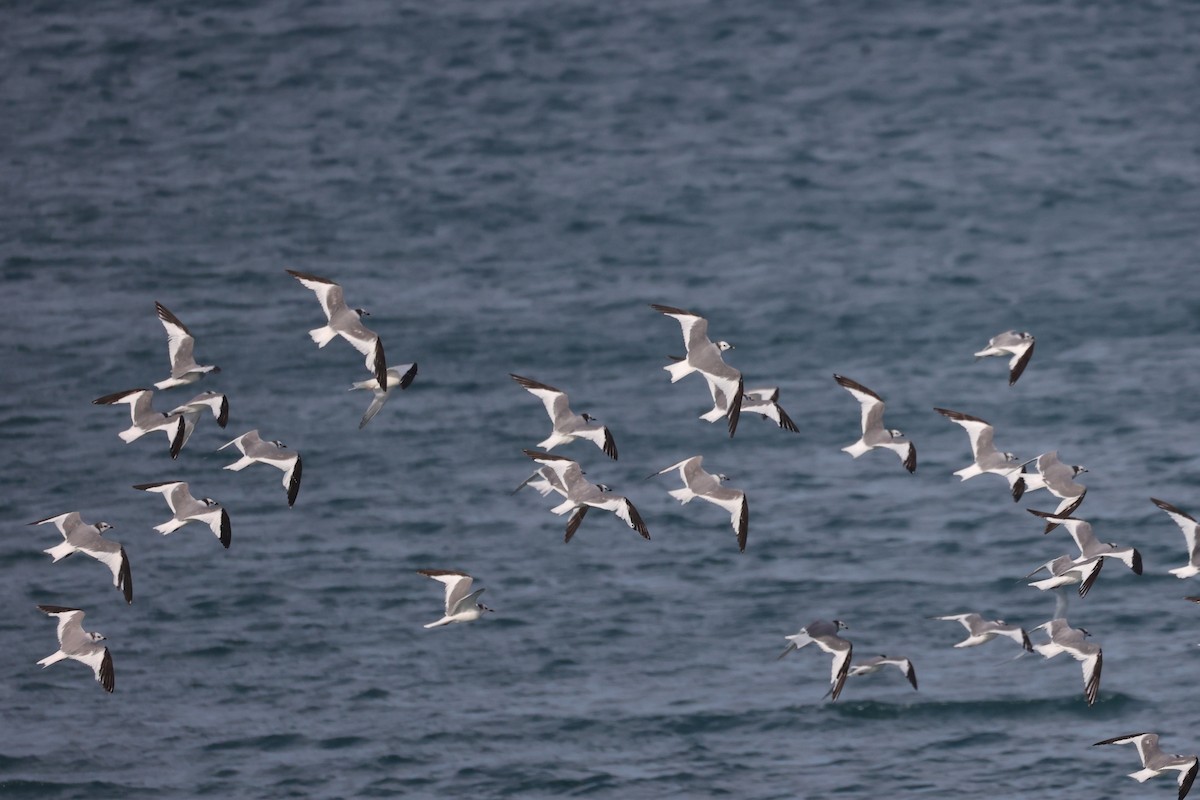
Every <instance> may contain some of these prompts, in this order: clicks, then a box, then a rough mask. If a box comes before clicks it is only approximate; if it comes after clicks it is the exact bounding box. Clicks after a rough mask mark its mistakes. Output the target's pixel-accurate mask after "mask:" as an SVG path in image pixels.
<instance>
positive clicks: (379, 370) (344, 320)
mask: <svg viewBox="0 0 1200 800" xmlns="http://www.w3.org/2000/svg"><path fill="white" fill-rule="evenodd" d="M286 272H287V274H288V275H291V276H292V277H293V278H295V279H296V280H298V281H300V283H302V284H303V285H304V286H305V287H306V288H308V289H312V290H313V291H314V292H316V295H317V300H319V301H320V302H321V308H322V309H323V310H324V311H325V316H326V318H327V319H328V320H329V324H327V325H324V326H322V327H320V328H313V329H312V330H311V331H309V332H308V335H309V336H311V337H312V340H313V341H314V342H316V343H317V347H324V346H325V345H327V344H329V343H330V342H331V341H333V338H334V337H335V336H341V337H342V338H343V339H345V340H346V341H347V342H349V343H350V344H351V345H353V346H354V349H355V350H357V351H358V352H360V353H362V354H363V355H364V356H366V364H367V371H368V372H370V373H372V374H373V375H374V376H375V380H376V381H378V383H379V385H380V386H385V385H387V382H388V379H387V366H386V363H387V362H385V361H384V356H383V342H382V341H380V339H379V336H378V335H377V334H376V333H375V332H374V331H372V330H370V329H368V328H367V326H366V325H363V324H362V317H364V316H370V314H368V313H367V312H366V311H364V310H363V309H361V308H350V307H348V306H347V305H346V300H345V297H344V296H343V294H342V287H341V286H339V285H338V284H336V283H334V282H333V281H331V280H329V279H328V278H321V277H318V276H316V275H309V274H308V273H306V272H297V271H296V270H294V269H289V270H286Z"/></svg>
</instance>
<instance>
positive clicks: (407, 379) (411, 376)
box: [385, 361, 417, 389]
mask: <svg viewBox="0 0 1200 800" xmlns="http://www.w3.org/2000/svg"><path fill="white" fill-rule="evenodd" d="M416 377H417V363H416V362H415V361H414V362H413V365H412V366H411V367H409V370H408V372H406V373H404V374H403V375H401V376H400V388H401V389H407V388H408V387H409V386H412V382H413V380H415V379H416ZM385 385H386V384H385Z"/></svg>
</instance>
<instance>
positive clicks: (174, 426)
mask: <svg viewBox="0 0 1200 800" xmlns="http://www.w3.org/2000/svg"><path fill="white" fill-rule="evenodd" d="M153 397H154V391H153V390H151V389H128V390H126V391H124V392H113V393H112V394H106V395H104V397H97V398H96V399H95V400H93V401H92V403H93V404H94V405H98V406H111V405H116V404H120V403H124V404H126V405H128V406H129V418H130V420H131V421H132V424H131V425H130V426H129V427H128V428H126V429H125V430H123V431H121V432H120V433H118V434H117V436H120V437H121V441H122V442H125V443H126V444H129V443H130V442H133V441H136V440H138V439H140V438H142V437H143V436H145V435H146V434H147V433H150V432H151V431H162V432H163V433H165V434H166V435H167V440H168V441H169V442H170V443H171V451H170V452H171V458H178V457H179V450H180V448H181V447H183V440H184V433H185V428H186V423H185V422H184V421H183V417H182V416H179V415H176V414H164V413H163V412H161V411H155V410H154V408H153V407H152V406H151V402H152V401H151V398H153Z"/></svg>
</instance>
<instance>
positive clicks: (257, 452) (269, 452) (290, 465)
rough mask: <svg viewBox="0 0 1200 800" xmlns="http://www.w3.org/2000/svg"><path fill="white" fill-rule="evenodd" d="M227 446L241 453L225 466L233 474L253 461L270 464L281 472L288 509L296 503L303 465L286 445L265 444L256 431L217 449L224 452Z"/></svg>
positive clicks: (298, 456) (279, 443) (275, 442)
mask: <svg viewBox="0 0 1200 800" xmlns="http://www.w3.org/2000/svg"><path fill="white" fill-rule="evenodd" d="M229 445H233V446H235V447H236V448H237V449H238V450H240V451H241V453H242V457H241V458H240V459H238V460H237V461H235V462H233V463H232V464H228V465H226V466H225V469H231V470H233V471H234V472H238V471H240V470H243V469H245V468H246V467H248V466H250V465H251V464H253V463H254V462H255V461H260V462H262V463H263V464H270V465H271V466H272V467H275V468H276V469H280V470H283V488H284V489H286V490H287V499H288V508H291V507H292V506H293V505H295V503H296V495H298V494H299V493H300V476H301V474H302V473H303V472H304V464H303V462H302V461H301V459H300V454H299V453H297V452H295V451H292V450H288V449H287V445H285V444H284V443H283V442H281V441H279V440H275V441H271V442H267V441H263V439H262V437H261V436H259V435H258V430H257V429H255V430H252V431H247V432H246V433H243V434H242V435H241V436H239V437H237V438H236V439H234V440H233V441H231V442H226V443H225V444H223V445H221V446H220V447H218V448H217V449H218V450H224V449H225V448H226V447H229Z"/></svg>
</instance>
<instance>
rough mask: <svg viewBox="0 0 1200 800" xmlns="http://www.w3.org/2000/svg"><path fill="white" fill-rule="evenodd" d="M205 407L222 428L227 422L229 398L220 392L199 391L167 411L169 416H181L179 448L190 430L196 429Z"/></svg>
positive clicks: (188, 437) (189, 434)
mask: <svg viewBox="0 0 1200 800" xmlns="http://www.w3.org/2000/svg"><path fill="white" fill-rule="evenodd" d="M205 409H208V410H210V411H212V415H213V417H214V418H215V419H216V420H217V424H218V425H220V426H221V427H222V428H224V427H225V426H226V425H227V424H228V423H229V398H227V397H226V396H225V395H223V394H221V393H220V392H213V391H208V392H201V393H200V394H198V395H196V396H195V397H193V398H192V399H191V400H188V401H187V402H186V403H184V404H183V405H181V406H176V407H175V408H173V409H171V411H170V412H169V416H180V417H182V418H183V441H181V442H180V443H179V447H180V448H182V447H183V446H184V445H185V444H187V440H188V439H190V438H191V436H192V431H194V430H195V429H196V423H197V422H199V421H200V417H201V415H202V414H203V413H204V411H205Z"/></svg>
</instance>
